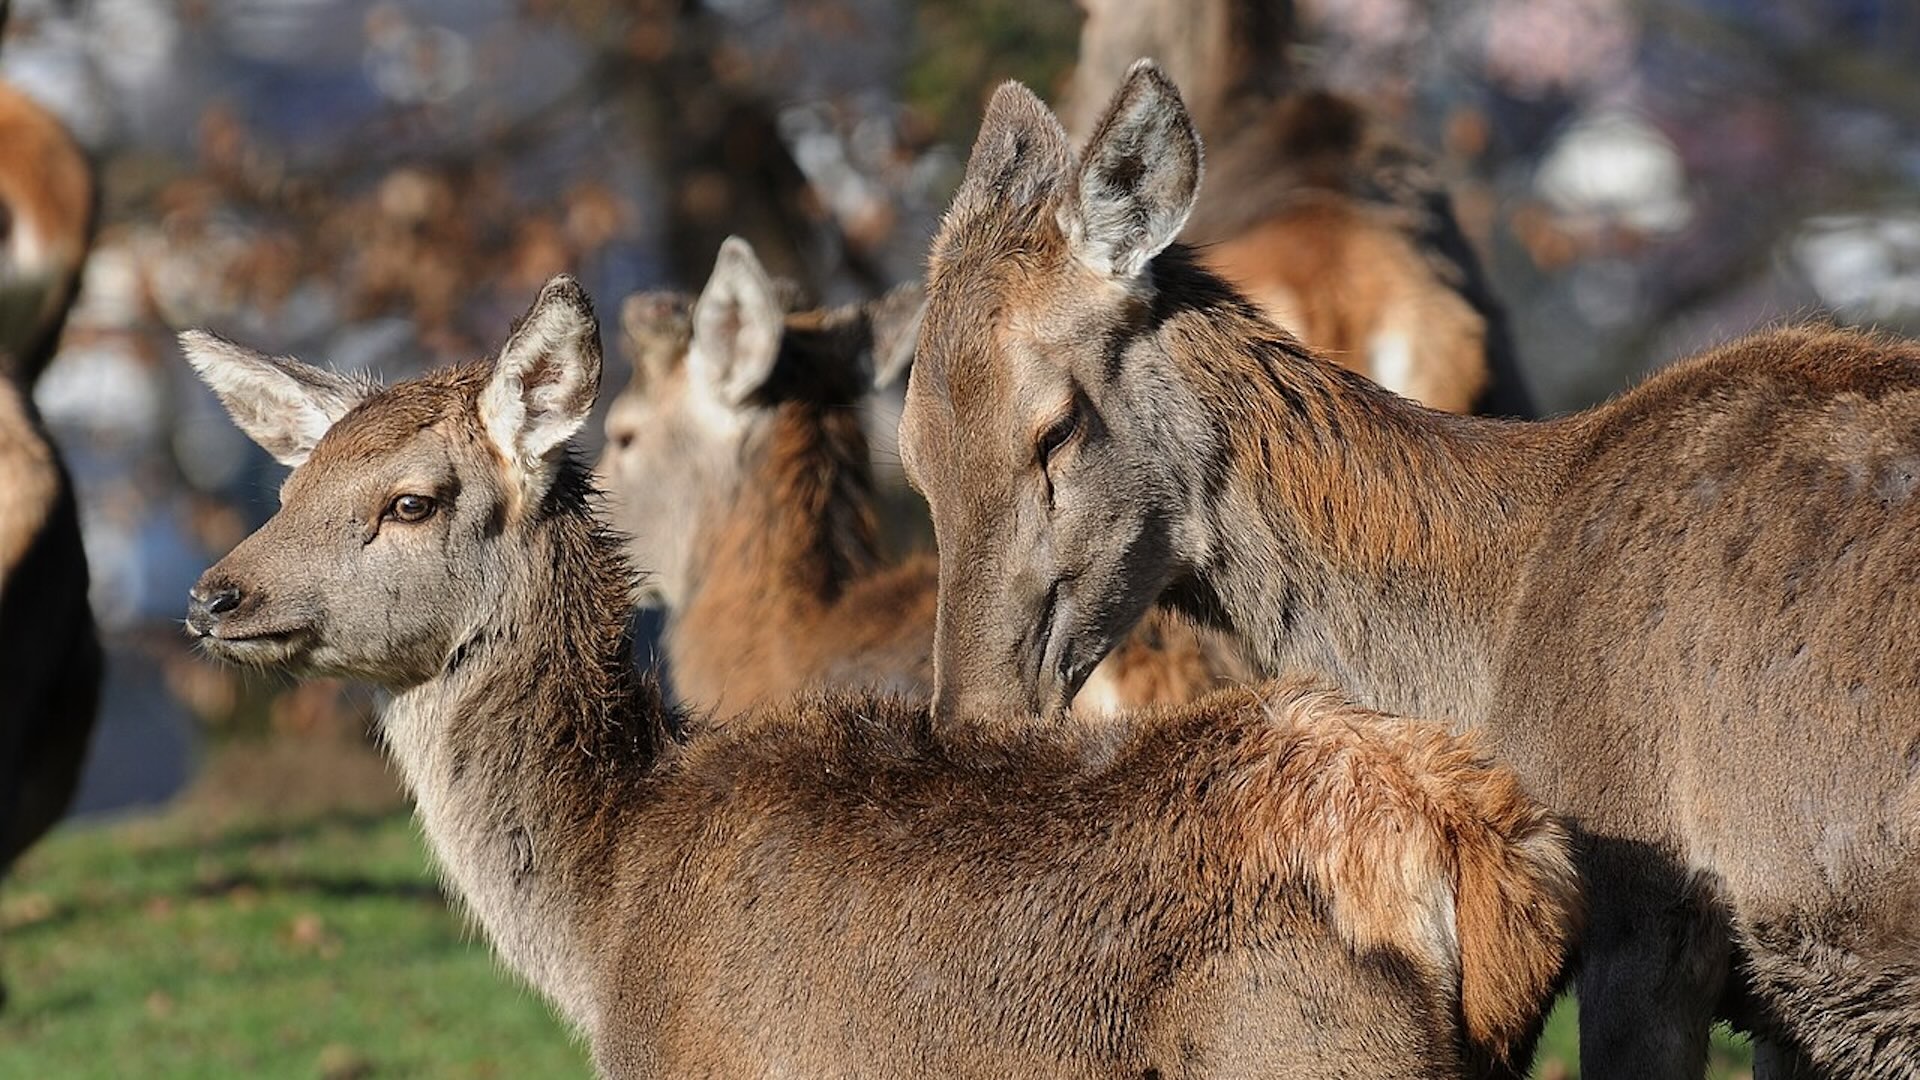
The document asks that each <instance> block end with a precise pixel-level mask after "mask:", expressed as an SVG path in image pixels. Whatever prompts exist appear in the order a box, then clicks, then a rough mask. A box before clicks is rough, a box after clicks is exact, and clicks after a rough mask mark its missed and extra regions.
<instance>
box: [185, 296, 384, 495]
mask: <svg viewBox="0 0 1920 1080" xmlns="http://www.w3.org/2000/svg"><path fill="white" fill-rule="evenodd" d="M180 349H181V351H182V352H185V353H186V354H187V363H189V364H192V365H193V370H194V371H195V372H197V373H198V374H199V376H200V378H201V380H202V381H204V382H205V383H206V384H207V386H208V387H209V388H211V389H212V390H213V392H214V394H215V395H216V396H218V397H219V398H220V403H221V404H222V405H225V406H226V407H227V412H228V413H230V414H231V415H232V416H233V422H234V423H236V424H238V425H240V430H242V431H244V432H246V433H247V436H248V437H249V438H251V439H252V440H253V441H254V442H257V443H259V444H260V448H261V449H262V450H265V451H266V452H267V453H269V454H272V455H273V457H274V460H276V461H278V462H280V463H281V464H282V465H286V466H289V467H293V468H297V467H299V465H300V463H301V462H304V461H306V460H307V457H308V456H309V455H311V454H312V453H313V448H314V446H315V445H316V444H318V443H319V442H320V437H321V436H322V435H325V434H326V433H327V429H328V428H331V427H332V426H333V425H334V423H335V422H337V421H338V420H339V419H340V418H341V417H343V416H345V415H347V413H348V411H349V410H351V409H352V408H353V407H354V406H355V405H358V404H360V402H361V401H362V400H364V399H365V398H366V396H367V395H368V394H370V393H372V392H373V383H372V382H370V381H368V380H365V379H355V378H351V377H349V376H346V375H341V374H339V373H338V372H333V371H328V370H326V369H325V368H317V367H314V366H313V365H311V364H303V363H301V362H300V361H298V360H295V359H293V358H291V357H285V356H267V355H265V354H263V353H257V352H254V351H253V350H252V349H249V348H247V347H245V346H243V345H235V344H234V343H233V342H231V341H228V340H226V339H225V338H222V337H218V336H216V335H214V334H209V333H207V332H206V331H204V330H188V331H185V332H184V333H182V334H181V335H180Z"/></svg>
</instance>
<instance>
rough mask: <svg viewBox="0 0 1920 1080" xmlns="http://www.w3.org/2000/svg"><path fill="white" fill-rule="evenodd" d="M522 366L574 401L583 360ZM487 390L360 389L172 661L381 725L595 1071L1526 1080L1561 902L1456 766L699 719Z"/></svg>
mask: <svg viewBox="0 0 1920 1080" xmlns="http://www.w3.org/2000/svg"><path fill="white" fill-rule="evenodd" d="M540 303H542V304H548V303H565V304H582V305H583V304H584V298H583V297H581V296H580V295H579V294H578V292H577V289H574V288H573V287H571V286H570V285H568V284H564V283H562V284H557V285H552V286H549V288H548V290H547V291H546V292H545V293H543V296H542V300H541V301H540ZM589 325H590V323H589ZM545 367H546V368H547V369H548V370H549V371H550V372H551V377H553V378H556V379H561V380H563V381H567V380H575V379H587V378H588V376H589V372H590V373H591V374H592V375H595V376H597V372H598V350H597V345H594V344H593V343H592V342H590V341H588V340H586V339H584V338H583V339H581V340H577V341H571V342H566V343H563V345H562V346H561V354H560V356H559V357H558V358H557V359H556V360H555V362H553V363H550V364H547V365H545ZM499 377H500V376H499V372H498V371H497V370H495V369H492V368H491V367H490V366H489V365H486V364H477V365H469V366H465V367H459V368H454V369H449V370H446V371H441V372H436V373H434V374H432V375H429V376H426V377H423V378H420V379H415V380H410V381H408V382H404V383H400V384H398V385H396V386H393V387H391V388H389V389H385V390H379V391H374V392H372V393H371V394H370V395H369V396H368V397H366V398H365V399H364V400H363V401H362V402H360V403H359V404H358V405H357V406H356V407H355V408H354V409H353V410H351V411H350V412H349V413H348V414H347V415H346V416H344V417H343V418H342V419H341V420H340V421H339V422H338V424H337V425H336V426H335V427H334V429H333V430H331V431H329V432H328V433H327V434H326V435H325V436H324V437H323V438H322V439H321V440H320V442H319V443H318V445H316V446H315V447H314V449H313V452H312V454H311V456H310V457H309V458H308V460H307V461H306V463H305V464H303V465H301V466H300V467H299V468H298V469H297V470H295V471H294V473H293V475H292V477H291V478H290V479H289V480H288V482H287V484H286V486H285V488H284V491H283V496H284V501H283V505H282V507H281V509H280V512H279V513H278V514H277V515H276V516H275V517H274V519H273V520H271V521H270V522H268V524H267V525H265V526H264V527H263V528H262V529H261V530H260V531H259V532H257V533H256V534H254V536H253V537H251V538H249V539H248V540H247V541H246V542H244V543H243V544H242V545H241V546H240V547H239V548H237V549H236V550H235V551H234V552H233V553H232V554H231V555H229V556H228V557H227V558H225V559H223V560H222V561H221V562H220V563H219V564H217V565H216V566H214V567H213V568H212V569H210V570H209V571H208V572H207V574H206V575H205V576H204V577H203V578H202V581H201V584H200V585H199V586H197V592H196V596H198V597H200V598H201V600H202V601H204V600H205V598H207V597H210V596H212V595H215V594H216V593H217V592H218V591H219V590H223V589H232V590H236V591H237V594H238V595H242V596H247V597H257V598H258V599H256V600H254V601H251V602H250V603H251V606H249V602H246V601H242V602H241V603H239V604H238V605H236V606H231V607H227V606H225V605H223V607H225V610H224V611H222V612H218V613H216V612H214V611H213V610H212V609H211V608H208V607H205V606H199V607H196V609H195V615H194V616H193V618H192V619H190V620H189V622H190V625H191V626H192V627H193V628H194V630H195V632H196V633H200V634H202V635H204V638H205V641H206V644H207V647H208V648H209V649H210V650H211V651H213V652H214V653H216V654H218V655H223V656H230V657H235V658H240V659H244V658H246V657H247V656H249V655H252V651H253V648H254V647H253V646H252V645H250V644H249V643H248V642H249V640H250V638H249V630H250V628H254V629H257V628H259V627H281V628H287V629H295V628H297V630H298V632H297V633H294V634H291V635H290V636H289V638H288V641H287V642H286V643H285V644H282V645H279V646H276V648H279V649H281V650H282V651H281V657H282V661H283V662H284V663H285V664H287V665H291V666H295V667H298V666H300V665H303V664H311V665H314V666H325V667H326V668H327V669H328V670H333V671H337V672H339V673H342V674H346V675H351V676H356V677H359V678H363V679H367V680H370V681H373V682H376V683H380V684H382V685H385V686H387V687H388V688H389V689H391V690H392V691H393V692H394V695H395V696H394V699H393V702H392V704H391V706H390V707H389V709H388V710H387V713H386V715H385V717H384V718H383V720H382V722H381V730H382V733H383V735H384V737H385V739H386V742H387V744H388V746H389V747H390V749H391V751H392V754H393V756H394V759H395V761H396V762H397V764H398V766H399V768H400V770H401V772H402V774H403V776H404V777H405V779H406V782H407V785H408V787H409V788H410V790H411V791H412V793H413V796H414V798H415V800H416V802H417V804H418V808H419V812H420V817H421V820H422V823H423V826H424V829H425V833H426V836H427V839H428V841H429V843H430V844H431V846H432V848H433V851H434V854H435V857H436V859H437V860H438V861H439V863H440V864H441V866H442V869H443V871H444V873H445V874H446V876H447V879H448V881H449V882H450V884H451V886H452V887H453V889H454V891H455V892H456V893H457V894H458V895H459V896H460V897H461V899H462V901H463V902H464V903H465V904H466V906H467V907H468V909H469V910H470V911H471V912H472V914H473V916H474V918H475V919H476V920H477V921H478V922H479V924H480V926H481V927H482V928H483V929H484V930H485V932H486V934H487V936H488V938H489V939H490V940H491V941H492V942H493V944H494V946H495V948H496V949H498V951H499V952H500V955H501V956H502V957H503V958H504V959H505V960H506V961H507V962H508V963H509V964H510V965H511V966H512V967H513V968H514V970H516V971H517V972H519V973H520V974H521V975H523V976H524V977H526V978H527V979H528V980H529V981H530V982H531V983H532V984H533V985H534V986H535V987H537V988H538V989H539V990H540V991H541V992H542V993H544V994H545V995H546V996H547V997H548V998H550V999H551V1000H552V1001H553V1002H554V1003H555V1004H556V1005H557V1006H558V1007H559V1009H560V1010H561V1012H562V1014H563V1015H564V1016H566V1017H567V1019H568V1020H569V1021H570V1022H572V1023H573V1024H574V1025H575V1026H577V1027H578V1028H579V1029H580V1031H581V1032H582V1033H583V1034H584V1035H585V1036H586V1038H587V1040H588V1043H589V1045H590V1047H591V1048H592V1053H593V1056H594V1060H595V1062H596V1063H597V1065H598V1066H599V1068H600V1069H601V1071H602V1072H603V1073H605V1074H606V1075H609V1076H619V1077H655V1076H660V1077H668V1076H672V1077H678V1076H765V1075H775V1074H785V1075H799V1076H858V1077H908V1076H959V1077H996V1078H999V1077H1062V1076H1067V1077H1073V1076H1080V1077H1122V1076H1127V1077H1138V1076H1142V1075H1159V1076H1168V1077H1172V1076H1212V1075H1262V1076H1278V1077H1300V1078H1307V1077H1316V1078H1318V1077H1355V1078H1358V1077H1376V1076H1432V1077H1465V1076H1480V1075H1512V1074H1513V1073H1514V1072H1515V1071H1516V1069H1517V1068H1519V1067H1520V1066H1521V1064H1522V1063H1523V1062H1524V1059H1525V1058H1526V1056H1527V1054H1528V1043H1529V1041H1530V1038H1531V1033H1532V1030H1533V1027H1534V1023H1535V1021H1536V1020H1537V1018H1538V1017H1539V1016H1540V1015H1541V1014H1542V1012H1543V1011H1544V1009H1545V1006H1546V1004H1547V1003H1548V1002H1549V1001H1550V999H1551V996H1552V992H1553V985H1554V982H1553V980H1554V975H1555V973H1556V972H1557V971H1558V970H1559V969H1560V966H1561V964H1562V963H1563V962H1564V959H1565V956H1566V953H1567V950H1568V947H1569V942H1570V939H1571V934H1572V930H1573V927H1574V925H1575V924H1576V921H1577V915H1578V906H1577V903H1576V900H1575V892H1576V890H1575V883H1574V880H1573V877H1572V874H1571V871H1570V869H1569V863H1568V851H1567V846H1566V842H1565V838H1564V836H1563V835H1562V834H1561V831H1560V828H1559V826H1558V825H1557V824H1555V823H1554V822H1553V820H1552V819H1551V818H1550V817H1548V816H1547V815H1546V814H1544V813H1543V812H1542V811H1541V810H1540V809H1539V808H1538V807H1537V806H1535V805H1534V804H1533V803H1531V802H1530V801H1529V800H1527V799H1526V798H1525V797H1524V796H1523V795H1522V794H1521V792H1520V790H1519V788H1518V786H1517V785H1516V784H1515V783H1514V780H1513V778H1512V776H1511V775H1510V774H1509V773H1508V772H1506V771H1505V770H1504V769H1501V768H1498V767H1496V766H1493V765H1491V764H1489V763H1488V762H1487V761H1486V760H1485V758H1484V757H1483V756H1482V755H1481V753H1480V752H1479V751H1478V749H1477V748H1476V747H1475V746H1474V744H1473V742H1472V740H1470V739H1462V738H1458V737H1456V736H1453V735H1451V734H1449V733H1448V732H1447V731H1446V730H1444V729H1443V728H1442V727H1440V726H1437V725H1432V724H1419V723H1411V722H1406V721H1400V720H1397V719H1393V718H1387V717H1380V716H1377V715H1375V714H1372V713H1368V712H1365V711H1363V710H1358V709H1355V708H1353V707H1351V706H1350V705H1347V704H1345V703H1344V702H1343V701H1341V700H1340V699H1338V698H1336V697H1334V696H1332V695H1330V694H1328V693H1326V692H1323V691H1319V690H1313V689H1308V688H1305V687H1301V686H1298V685H1290V686H1289V685H1282V686H1269V687H1265V688H1261V689H1253V690H1235V691H1227V692H1223V693H1221V694H1218V695H1215V696H1212V697H1209V698H1207V699H1205V700H1203V701H1202V702H1200V703H1198V704H1196V705H1193V706H1190V707H1186V708H1181V709H1169V710H1161V711H1150V712H1147V713H1145V714H1143V715H1141V716H1140V717H1138V718H1137V720H1136V722H1134V723H1132V724H1130V725H1114V724H1110V723H1098V724H1096V723H1090V722H1088V723H1082V722H1073V721H1069V722H1066V723H1047V722H1039V721H1026V722H1023V721H1020V720H1018V719H1016V718H1008V722H1006V723H1001V724H990V725H984V726H982V727H980V728H961V729H954V730H950V731H936V730H935V729H934V728H932V727H931V726H930V725H929V724H928V722H927V721H928V717H927V714H926V710H925V707H924V706H922V705H914V704H909V703H906V702H904V701H902V700H899V699H889V698H881V697H868V696H857V695H856V696H846V695H836V696H825V697H801V698H798V699H791V700H786V701H778V702H769V703H766V704H764V705H762V706H761V707H758V708H755V709H751V710H749V711H747V712H744V713H742V714H739V715H737V716H734V717H732V718H728V719H724V720H705V719H690V718H689V717H688V716H686V715H684V714H681V713H677V712H674V711H671V710H669V709H668V708H667V707H665V706H664V705H663V704H662V702H661V699H660V695H659V693H658V691H657V690H656V688H655V686H654V684H653V682H652V680H651V679H648V678H644V677H641V676H638V675H636V674H634V673H633V668H632V663H631V660H632V657H631V650H632V641H631V640H630V638H629V636H628V634H627V631H626V626H627V621H628V619H627V617H628V611H629V608H630V606H631V603H632V600H633V582H632V575H631V574H630V573H629V572H628V571H627V568H626V564H625V560H624V559H623V557H622V554H621V547H620V543H619V541H618V540H617V539H615V538H614V537H613V536H611V535H610V534H609V533H608V532H607V530H606V529H604V528H603V527H602V525H601V523H600V521H599V518H598V517H597V515H596V512H595V509H594V505H593V498H592V493H591V490H590V487H589V483H588V478H587V474H586V472H585V470H584V469H583V468H582V467H581V466H580V465H579V464H578V463H576V462H575V461H574V460H573V459H572V458H571V457H569V456H566V455H564V454H562V455H560V456H559V457H557V458H555V459H553V467H554V471H553V473H552V476H553V479H552V482H551V487H549V488H547V489H546V490H545V491H544V492H540V491H538V490H537V484H536V490H535V491H534V493H535V494H536V495H537V498H533V499H531V500H526V501H522V500H520V499H519V498H518V495H517V494H516V493H517V492H521V491H523V490H525V488H524V485H525V484H527V483H528V482H529V480H530V479H533V477H530V476H529V475H527V474H524V473H521V472H520V471H519V470H517V468H516V466H515V465H514V464H513V462H512V459H511V458H510V457H509V456H507V455H505V454H502V453H500V452H499V451H498V448H496V447H494V446H493V445H492V444H491V443H490V442H489V441H488V439H489V436H488V435H487V431H488V427H487V425H486V423H485V422H484V421H483V419H482V417H481V411H482V403H483V402H485V401H487V400H490V399H491V398H492V396H493V395H492V394H491V393H489V388H492V389H493V390H498V389H499V386H498V384H497V383H496V382H495V380H496V379H498V378H499ZM528 400H538V399H536V398H529V399H528ZM551 400H569V401H571V400H575V399H572V398H567V397H564V396H555V397H553V398H552V399H551ZM531 415H532V413H531V411H530V416H531ZM585 415H586V410H585V408H584V407H582V408H580V410H579V411H578V413H568V414H567V415H566V416H564V417H562V416H547V417H546V418H545V419H543V420H537V421H536V420H530V421H529V422H542V423H545V422H555V423H562V424H570V425H572V426H576V427H577V425H578V424H579V422H580V421H582V420H584V418H585ZM521 441H524V440H519V439H516V442H521ZM535 475H537V474H535ZM436 477H437V478H438V479H439V481H440V483H439V485H438V487H437V488H436V489H435V490H437V491H438V492H439V493H440V495H441V496H442V504H441V505H442V507H443V509H442V510H441V511H440V512H439V513H437V514H436V515H434V516H433V517H431V518H429V519H427V520H425V521H421V522H416V523H413V524H409V525H406V526H405V527H404V531H391V530H395V529H396V528H397V527H396V526H394V525H392V524H391V523H390V524H389V525H387V526H385V527H383V528H381V529H380V530H378V531H377V532H376V533H375V534H373V535H371V536H370V535H369V523H368V522H367V521H366V520H365V516H366V515H367V513H369V512H370V511H369V510H368V508H369V507H374V506H377V505H378V500H377V499H375V498H372V497H370V494H369V493H370V492H372V491H388V490H392V489H395V488H405V487H408V486H411V485H412V484H415V483H421V482H426V481H429V480H431V479H433V478H436ZM349 543H351V544H353V545H357V548H356V547H349V546H347V545H348V544H349ZM369 560H374V561H369ZM341 564H345V565H346V566H348V567H350V568H352V569H354V570H356V571H357V572H356V573H351V574H349V573H346V572H344V571H343V570H342V565H341ZM426 590H432V593H431V595H429V594H428V592H427V591H426ZM396 600H397V601H398V603H396ZM414 607H418V608H419V609H420V612H419V613H418V614H417V615H416V614H415V613H413V612H411V611H410V610H409V609H411V608H414ZM229 616H231V617H233V618H234V619H235V620H236V621H235V623H234V625H232V626H228V625H226V624H225V623H224V621H223V620H225V619H226V618H228V617H229ZM388 620H392V621H393V623H394V628H393V630H391V631H387V630H382V629H381V625H382V623H383V622H385V621H388ZM435 627H437V629H434V628H435ZM342 636H350V637H351V638H352V639H353V640H350V641H343V640H340V638H341V637H342ZM389 649H391V650H393V655H389V654H388V651H387V650H389ZM429 654H437V656H438V661H437V662H436V663H434V664H431V665H427V666H422V665H420V664H419V661H418V658H419V657H421V656H425V655H429ZM322 658H324V661H325V662H324V665H322V664H321V663H320V661H321V660H322ZM1507 1062H1511V1063H1512V1065H1511V1066H1509V1065H1508V1064H1505V1063H1507Z"/></svg>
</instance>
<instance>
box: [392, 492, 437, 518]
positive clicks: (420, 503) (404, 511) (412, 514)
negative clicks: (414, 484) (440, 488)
mask: <svg viewBox="0 0 1920 1080" xmlns="http://www.w3.org/2000/svg"><path fill="white" fill-rule="evenodd" d="M436 509H438V504H436V503H435V502H434V501H433V500H432V499H429V498H427V497H426V496H425V495H400V496H396V497H395V498H394V500H393V502H391V503H389V504H388V506H387V517H389V518H392V519H393V520H394V521H398V522H403V523H405V524H408V525H414V524H418V523H419V522H422V521H425V520H427V519H428V518H430V517H432V516H433V512H434V510H436Z"/></svg>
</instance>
